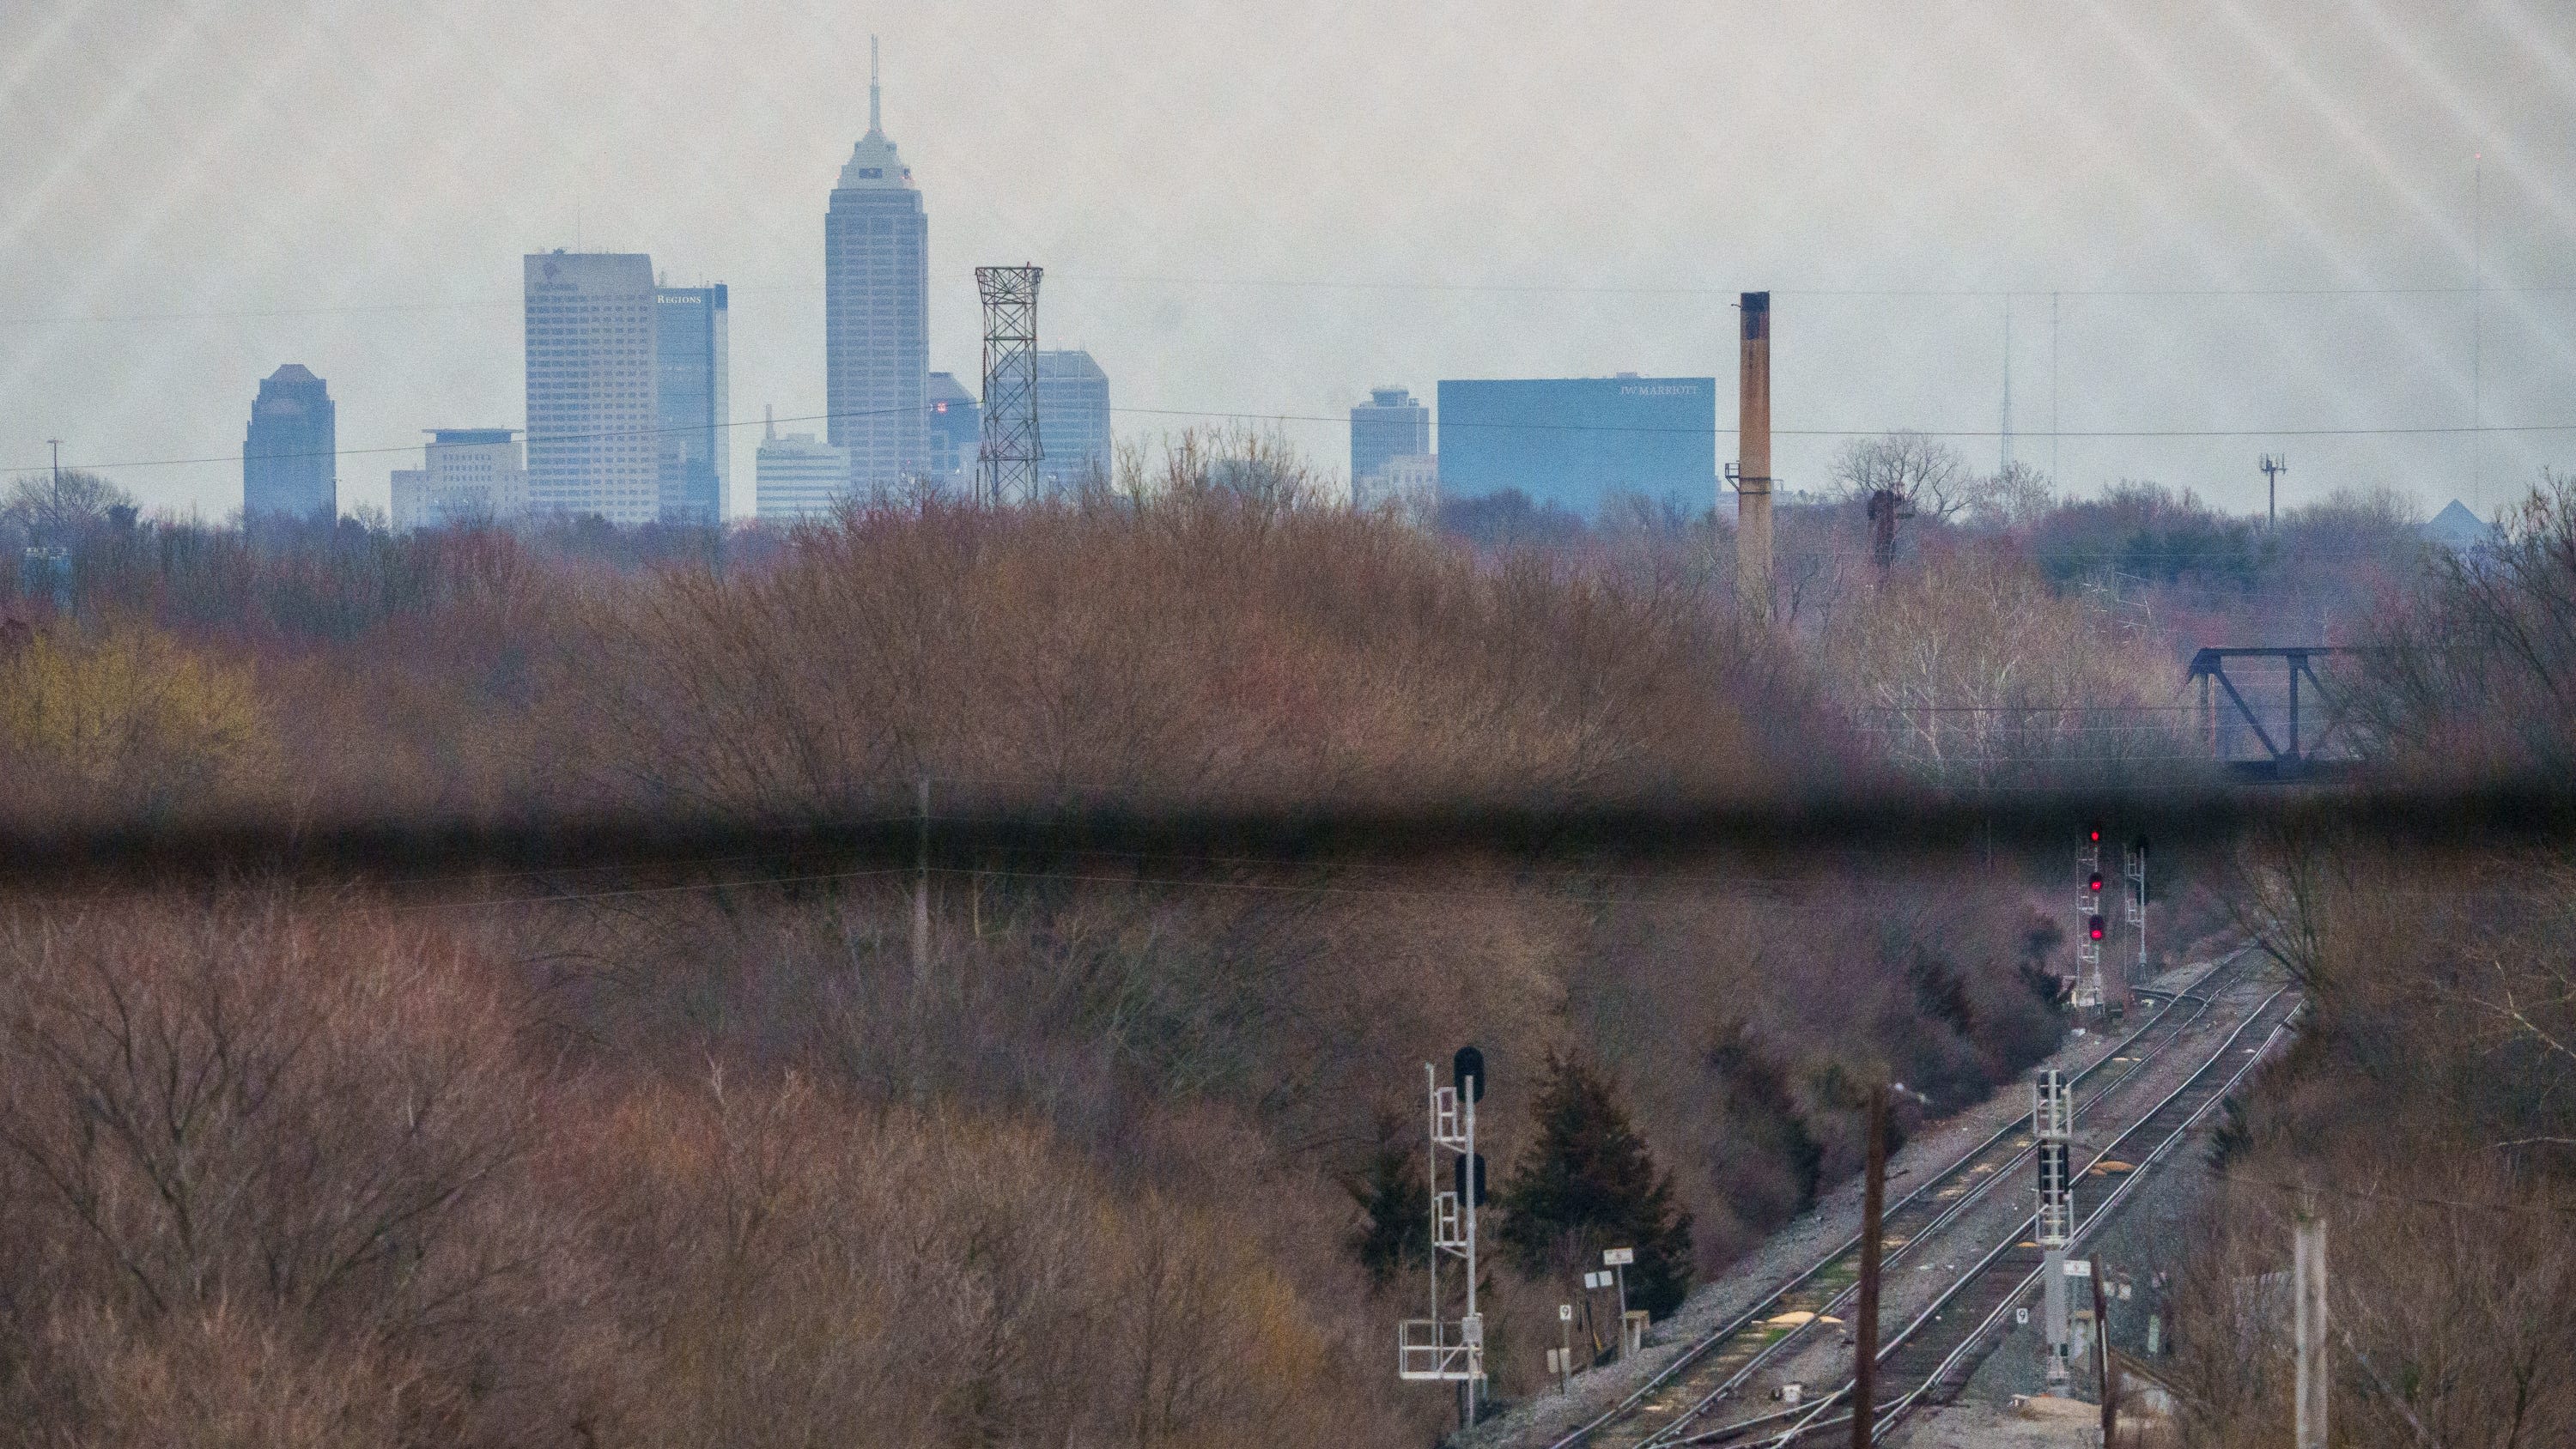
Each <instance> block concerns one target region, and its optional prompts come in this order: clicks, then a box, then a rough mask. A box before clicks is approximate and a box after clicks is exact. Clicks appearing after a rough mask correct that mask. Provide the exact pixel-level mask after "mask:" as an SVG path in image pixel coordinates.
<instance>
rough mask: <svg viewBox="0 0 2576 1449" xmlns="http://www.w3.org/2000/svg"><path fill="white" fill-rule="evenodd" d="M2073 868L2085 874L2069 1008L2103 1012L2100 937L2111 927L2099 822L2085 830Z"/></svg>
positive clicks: (2088, 1011)
mask: <svg viewBox="0 0 2576 1449" xmlns="http://www.w3.org/2000/svg"><path fill="white" fill-rule="evenodd" d="M2075 863H2076V867H2077V868H2078V869H2080V870H2082V871H2083V872H2084V898H2083V900H2082V901H2081V902H2080V906H2081V909H2082V911H2083V917H2082V922H2081V924H2082V926H2083V930H2082V932H2081V933H2080V934H2079V935H2077V937H2076V938H2075V990H2074V994H2073V1000H2072V1005H2073V1006H2074V1007H2075V1009H2076V1010H2077V1011H2079V1012H2084V1013H2088V1014H2089V1013H2092V1012H2096V1011H2099V1010H2101V1009H2102V1002H2103V991H2102V938H2103V936H2104V935H2106V934H2108V932H2109V930H2110V927H2109V924H2108V923H2107V922H2105V921H2104V920H2103V919H2102V827H2101V825H2100V823H2099V822H2096V823H2094V824H2092V825H2088V826H2086V827H2085V829H2084V848H2083V849H2082V850H2079V851H2077V852H2076V853H2075Z"/></svg>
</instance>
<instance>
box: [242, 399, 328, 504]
mask: <svg viewBox="0 0 2576 1449" xmlns="http://www.w3.org/2000/svg"><path fill="white" fill-rule="evenodd" d="M338 450H339V425H338V422H337V418H336V409H334V408H333V407H332V405H331V389H330V388H329V386H327V385H326V384H325V383H324V382H323V381H322V379H320V378H318V377H315V376H314V375H313V373H312V370H311V369H309V368H307V367H305V366H304V364H302V363H300V362H290V363H288V364H286V365H285V366H284V367H281V368H279V369H278V370H277V371H275V372H272V373H270V374H269V375H268V377H267V378H266V379H265V380H263V381H262V382H261V383H260V385H259V397H258V399H257V400H256V401H254V402H252V403H251V405H250V431H249V432H248V433H247V434H246V435H244V437H243V438H242V521H243V523H244V524H245V525H247V524H249V523H250V522H252V521H253V520H256V519H263V518H267V519H275V518H295V519H306V518H337V517H338V516H339V513H340V487H339V470H338V466H337V465H338V456H337V455H338Z"/></svg>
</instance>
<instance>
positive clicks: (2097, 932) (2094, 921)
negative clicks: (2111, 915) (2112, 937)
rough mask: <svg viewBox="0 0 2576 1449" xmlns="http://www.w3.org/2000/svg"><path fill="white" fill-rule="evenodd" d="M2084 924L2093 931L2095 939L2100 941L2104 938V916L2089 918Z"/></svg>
mask: <svg viewBox="0 0 2576 1449" xmlns="http://www.w3.org/2000/svg"><path fill="white" fill-rule="evenodd" d="M2084 925H2085V929H2087V930H2089V931H2091V932H2092V933H2093V939H2094V940H2096V941H2099V940H2101V939H2102V918H2101V917H2100V916H2095V917H2093V918H2091V919H2090V920H2087V921H2086V922H2085V923H2084Z"/></svg>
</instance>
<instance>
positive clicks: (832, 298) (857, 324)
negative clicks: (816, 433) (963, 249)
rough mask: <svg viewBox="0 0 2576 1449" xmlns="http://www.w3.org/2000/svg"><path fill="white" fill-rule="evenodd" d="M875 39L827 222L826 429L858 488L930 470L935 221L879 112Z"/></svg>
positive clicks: (885, 484) (889, 483) (893, 483)
mask: <svg viewBox="0 0 2576 1449" xmlns="http://www.w3.org/2000/svg"><path fill="white" fill-rule="evenodd" d="M878 97H879V92H878V87H877V76H876V55H875V42H874V41H871V42H869V57H868V133H867V135H865V136H863V137H861V138H860V139H859V143H858V145H857V146H855V147H853V148H852V149H851V151H850V162H849V164H848V165H846V166H844V167H842V168H841V181H840V184H839V185H837V186H835V187H833V188H832V209H831V211H830V212H829V213H828V214H827V215H826V216H825V217H824V220H823V332H824V354H825V356H824V366H825V370H826V372H827V374H828V376H827V377H826V379H825V387H826V396H827V399H828V406H829V408H830V411H831V423H830V427H829V430H828V432H827V434H826V436H827V437H828V438H829V440H830V441H831V444H832V445H833V446H834V447H837V448H844V449H847V450H848V452H849V455H850V484H851V486H852V488H853V489H854V490H858V491H862V492H864V491H866V490H869V489H872V488H892V487H894V486H896V485H898V484H900V483H902V482H904V481H905V480H906V479H908V478H918V477H922V476H925V475H927V474H928V473H929V471H930V437H929V429H928V427H927V426H926V422H925V417H924V413H923V404H924V401H925V398H924V392H925V389H926V387H927V386H928V383H929V378H930V333H929V322H928V316H927V313H928V307H927V298H928V293H929V289H930V221H929V218H928V217H926V216H925V215H923V213H922V209H921V193H920V192H919V191H916V190H914V189H913V185H912V172H911V170H910V169H909V168H907V167H906V166H905V165H904V164H903V158H902V157H901V156H898V155H896V154H895V148H894V143H893V142H892V141H889V140H887V139H886V134H885V129H884V126H883V124H882V122H881V119H880V116H879V100H878Z"/></svg>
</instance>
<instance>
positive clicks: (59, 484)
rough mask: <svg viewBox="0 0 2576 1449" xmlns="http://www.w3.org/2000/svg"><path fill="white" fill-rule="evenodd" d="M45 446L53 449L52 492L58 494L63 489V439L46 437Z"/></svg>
mask: <svg viewBox="0 0 2576 1449" xmlns="http://www.w3.org/2000/svg"><path fill="white" fill-rule="evenodd" d="M45 446H47V447H49V448H51V449H53V450H54V492H55V494H56V495H57V496H59V495H60V494H61V493H62V491H63V440H62V439H60V438H47V439H45Z"/></svg>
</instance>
